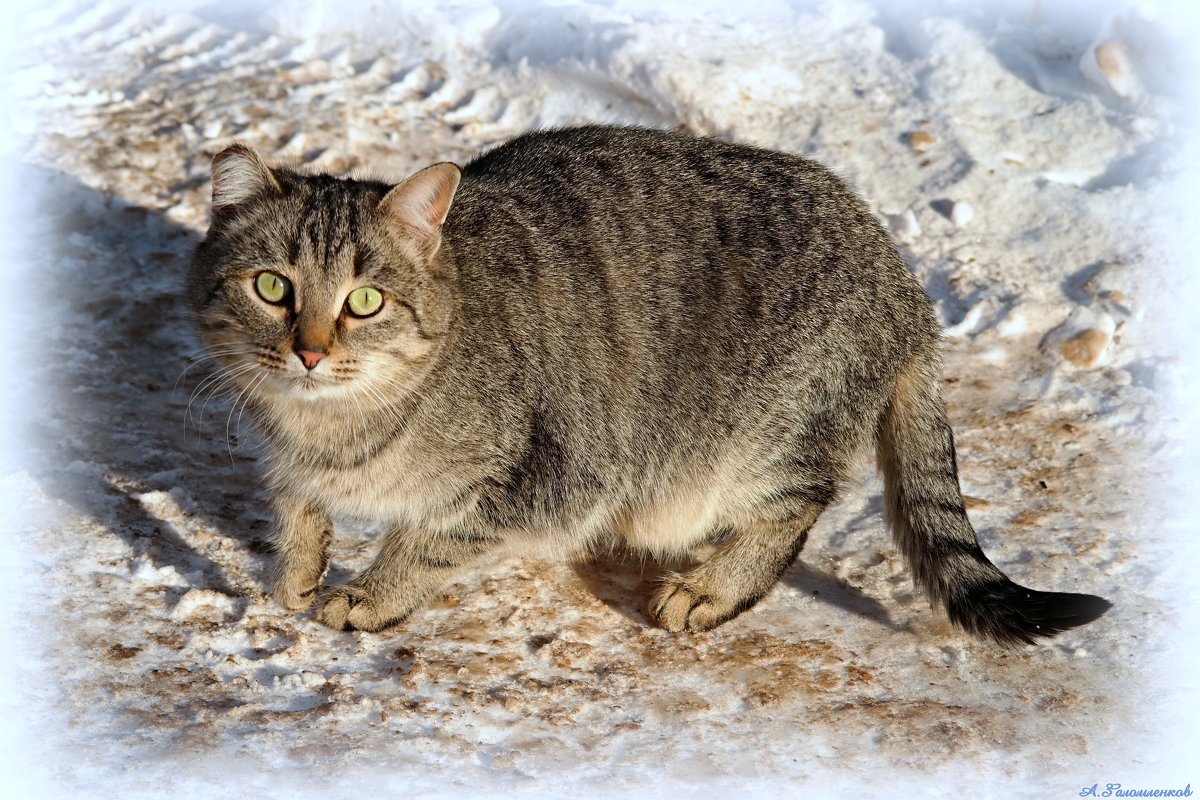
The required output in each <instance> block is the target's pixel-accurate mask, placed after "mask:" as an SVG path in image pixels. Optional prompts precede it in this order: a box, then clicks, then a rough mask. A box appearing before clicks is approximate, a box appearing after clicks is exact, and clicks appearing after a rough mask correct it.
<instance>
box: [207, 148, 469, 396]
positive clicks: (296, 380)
mask: <svg viewBox="0 0 1200 800" xmlns="http://www.w3.org/2000/svg"><path fill="white" fill-rule="evenodd" d="M212 176H213V196H212V226H211V228H210V229H209V231H208V235H207V237H206V238H205V240H204V241H203V242H202V243H201V245H200V246H199V247H198V248H197V250H196V255H195V258H194V259H193V261H192V268H191V273H190V275H189V285H188V298H189V301H190V303H191V306H192V310H193V312H194V315H195V319H196V323H197V325H198V327H199V331H200V336H201V339H202V340H203V342H204V344H205V345H206V346H207V348H208V350H209V353H210V355H211V356H212V357H213V358H214V359H215V360H216V361H217V362H218V364H219V365H220V366H221V368H222V369H223V370H224V371H225V374H226V375H227V376H229V377H230V378H231V379H232V380H233V381H236V383H237V384H238V385H240V386H241V387H243V388H246V389H247V390H248V391H249V392H251V393H252V394H254V395H255V396H256V397H259V398H262V399H266V400H273V401H282V402H285V403H286V402H292V401H301V402H307V401H314V400H323V399H333V400H338V399H341V400H353V401H355V402H357V403H359V404H362V403H366V404H369V405H375V404H376V403H378V402H383V401H384V400H385V399H396V398H398V397H401V396H403V395H404V394H406V393H408V392H411V391H412V390H413V389H414V387H415V385H416V383H417V382H419V380H420V378H421V376H422V375H423V374H424V373H425V371H426V369H427V368H428V366H429V364H430V360H431V359H432V358H433V357H434V356H435V353H436V351H437V346H438V343H439V341H440V340H441V338H442V337H443V336H444V335H445V333H446V331H447V329H448V326H449V325H450V323H451V316H452V310H451V309H452V302H451V297H450V287H449V285H448V284H449V282H448V281H447V279H446V278H447V276H446V275H444V274H443V272H442V271H443V270H444V269H445V267H444V265H442V264H440V259H439V258H438V252H439V248H440V244H441V228H442V223H443V222H444V221H445V219H446V214H447V213H448V212H449V209H450V203H451V200H452V199H453V197H454V193H455V191H456V190H457V188H458V182H459V170H458V168H457V167H456V166H454V165H453V164H435V165H433V166H431V167H428V168H426V169H424V170H422V171H420V172H418V173H416V174H415V175H413V176H411V177H410V178H408V179H406V180H405V181H403V182H402V183H400V184H399V185H397V186H391V185H388V184H386V183H381V182H377V181H362V180H348V179H338V178H333V177H329V176H326V175H301V174H298V173H296V172H293V171H290V170H285V169H282V168H271V167H268V166H267V165H266V163H264V162H263V160H262V159H261V158H259V156H258V155H257V154H256V153H255V152H254V151H253V150H251V149H250V148H248V147H245V146H242V145H233V146H232V147H229V148H227V149H225V150H223V151H221V152H220V153H218V154H217V155H216V157H215V158H214V159H213V163H212Z"/></svg>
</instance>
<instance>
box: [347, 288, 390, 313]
mask: <svg viewBox="0 0 1200 800" xmlns="http://www.w3.org/2000/svg"><path fill="white" fill-rule="evenodd" d="M381 308H383V295H382V294H380V292H379V290H378V289H372V288H371V287H370V286H364V287H362V288H361V289H355V290H354V291H353V292H351V293H350V296H349V297H347V298H346V310H347V311H349V312H350V313H351V314H353V315H354V316H356V317H369V316H371V315H372V314H374V313H376V312H378V311H379V309H381Z"/></svg>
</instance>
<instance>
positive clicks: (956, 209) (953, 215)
mask: <svg viewBox="0 0 1200 800" xmlns="http://www.w3.org/2000/svg"><path fill="white" fill-rule="evenodd" d="M974 218H975V212H974V211H973V210H972V209H971V207H970V206H969V205H967V204H966V203H964V202H963V201H962V200H956V201H955V203H954V205H953V206H951V208H950V221H951V222H953V223H954V224H955V225H957V226H959V227H960V228H961V227H962V226H963V225H966V224H967V223H968V222H970V221H971V220H972V219H974Z"/></svg>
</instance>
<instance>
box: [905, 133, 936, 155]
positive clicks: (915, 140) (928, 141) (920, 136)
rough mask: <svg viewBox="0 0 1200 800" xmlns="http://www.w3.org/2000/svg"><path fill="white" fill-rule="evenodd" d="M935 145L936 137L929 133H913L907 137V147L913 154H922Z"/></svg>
mask: <svg viewBox="0 0 1200 800" xmlns="http://www.w3.org/2000/svg"><path fill="white" fill-rule="evenodd" d="M935 144H937V137H936V136H934V135H933V134H932V133H930V132H929V131H913V132H912V133H910V134H909V135H908V146H909V147H911V148H912V151H913V152H914V153H924V152H925V151H926V150H928V149H929V148H931V147H933V146H934V145H935Z"/></svg>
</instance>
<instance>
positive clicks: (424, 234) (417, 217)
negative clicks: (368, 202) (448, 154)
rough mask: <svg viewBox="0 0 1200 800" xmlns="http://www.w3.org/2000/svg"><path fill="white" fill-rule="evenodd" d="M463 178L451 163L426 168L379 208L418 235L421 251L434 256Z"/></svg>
mask: <svg viewBox="0 0 1200 800" xmlns="http://www.w3.org/2000/svg"><path fill="white" fill-rule="evenodd" d="M461 177H462V172H461V171H460V170H459V169H458V167H456V166H455V165H454V164H451V163H449V162H442V163H441V164H434V165H433V166H431V167H426V168H425V169H423V170H421V171H420V172H418V173H416V174H415V175H411V176H409V177H408V178H405V179H404V182H403V183H401V184H400V185H399V186H396V187H395V188H393V189H392V190H391V191H390V192H388V193H387V195H385V196H384V198H383V199H382V200H380V201H379V210H380V211H382V212H383V214H384V215H385V216H386V217H387V219H389V220H390V221H392V222H394V223H396V224H398V225H401V226H403V227H404V228H405V229H406V232H407V233H409V234H410V235H412V236H415V237H416V239H417V245H418V246H419V247H420V248H421V251H422V253H424V254H425V256H426V257H427V258H429V257H432V256H433V254H434V253H436V252H437V249H438V247H439V246H440V245H441V243H442V223H444V222H445V221H446V215H447V214H449V213H450V203H451V201H452V200H454V193H455V192H456V191H458V182H459V179H460V178H461Z"/></svg>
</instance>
